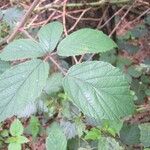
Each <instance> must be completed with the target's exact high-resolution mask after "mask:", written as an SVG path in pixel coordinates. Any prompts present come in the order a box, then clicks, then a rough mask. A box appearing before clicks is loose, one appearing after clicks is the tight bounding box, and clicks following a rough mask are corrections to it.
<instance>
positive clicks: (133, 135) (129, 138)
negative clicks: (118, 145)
mask: <svg viewBox="0 0 150 150" xmlns="http://www.w3.org/2000/svg"><path fill="white" fill-rule="evenodd" d="M120 138H121V140H122V142H123V143H125V144H127V145H132V144H138V143H140V129H139V128H138V125H130V124H129V125H128V124H126V123H125V124H124V125H123V127H122V129H121V130H120Z"/></svg>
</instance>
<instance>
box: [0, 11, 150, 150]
mask: <svg viewBox="0 0 150 150" xmlns="http://www.w3.org/2000/svg"><path fill="white" fill-rule="evenodd" d="M10 12H11V11H10ZM3 13H4V12H2V14H3ZM17 13H18V12H17ZM5 14H7V13H6V12H5ZM7 15H8V14H7ZM9 15H10V14H9ZM14 16H15V17H14V18H13V19H14V20H15V23H17V22H18V20H19V16H17V14H16V15H15V14H14ZM15 18H16V19H15ZM5 21H6V27H7V25H8V27H9V26H11V23H9V22H8V21H7V20H6V19H5ZM145 22H146V20H145ZM13 23H14V21H13ZM147 24H148V23H147ZM0 26H1V24H0ZM144 27H146V26H144ZM138 30H140V34H143V33H144V35H145V33H146V31H145V29H144V28H143V27H139V28H138V29H136V30H135V31H134V30H132V31H130V33H128V34H127V35H126V36H124V37H121V38H120V41H121V42H122V43H121V44H122V45H123V46H125V47H122V48H121V46H120V45H119V47H120V49H121V50H126V51H127V52H128V53H129V54H131V55H133V54H134V53H136V52H137V51H138V50H139V47H138V45H136V44H135V43H134V45H130V41H128V40H129V39H130V40H131V39H132V40H135V38H139V37H140V35H139V33H137V32H138ZM0 31H2V30H1V29H0ZM62 33H63V25H62V24H61V23H59V22H56V21H55V22H52V23H49V24H47V25H45V26H43V27H42V28H41V29H40V30H39V31H38V32H37V39H38V40H37V41H36V39H33V40H31V39H22V38H20V39H17V40H14V41H13V42H11V43H9V44H8V45H7V46H6V47H4V49H3V51H2V52H1V53H0V58H1V60H0V121H4V120H5V119H8V118H10V117H12V116H18V117H30V115H31V114H34V113H36V112H37V114H38V115H40V121H39V119H38V118H39V117H35V116H32V117H31V118H30V120H29V124H28V126H27V128H26V129H27V131H28V132H26V134H29V136H32V138H33V139H34V140H36V137H37V136H38V135H39V134H40V135H41V134H43V136H44V137H45V129H44V128H42V125H44V127H47V125H48V124H49V123H50V128H49V130H48V137H47V139H46V148H47V150H92V149H98V150H110V149H114V150H122V149H123V147H124V146H123V147H122V146H121V145H125V144H126V145H134V144H141V143H142V144H143V145H144V147H149V146H150V144H149V141H150V140H149V124H148V123H147V124H143V125H139V126H138V125H134V124H133V125H132V124H126V123H123V120H124V117H129V116H130V115H132V114H133V113H134V112H135V108H136V107H135V106H134V100H137V101H141V102H142V101H143V100H145V99H146V98H147V97H146V96H149V95H150V90H149V83H150V80H149V73H150V70H149V61H147V60H146V61H144V62H143V64H141V65H140V66H137V65H133V63H134V62H132V60H131V59H128V58H125V57H123V56H120V55H119V56H117V50H115V49H114V48H117V45H116V44H115V43H114V41H113V40H112V39H110V38H109V37H108V36H107V35H105V34H104V33H103V32H102V31H98V30H94V29H89V28H84V29H80V30H78V31H75V32H73V33H71V34H70V35H68V36H66V37H65V38H64V39H62V41H60V40H61V36H62ZM2 34H3V33H2ZM7 34H8V33H6V34H3V36H2V35H0V36H1V38H2V39H3V37H5V36H6V35H7ZM35 37H36V36H35ZM59 42H60V43H59ZM54 50H57V51H56V52H54V53H52V52H53V51H54ZM110 50H112V51H110ZM91 53H93V54H95V53H100V54H97V55H96V60H99V61H96V60H95V58H94V60H92V61H89V58H90V57H91V55H92V54H91ZM55 54H58V56H57V57H56V56H55ZM84 54H85V56H84ZM119 54H120V53H119ZM59 55H60V56H59ZM75 55H82V56H84V58H83V60H84V61H85V62H78V63H76V64H74V62H73V61H72V62H69V61H70V60H71V59H70V57H69V58H64V57H61V56H75ZM78 58H79V57H77V59H78ZM55 59H56V60H55ZM8 61H10V62H8ZM103 61H104V62H103ZM11 62H12V65H10V64H11ZM52 63H53V64H54V65H55V66H56V67H57V68H58V69H59V70H60V71H61V72H58V70H57V72H56V68H55V67H54V66H53V64H52ZM111 64H112V65H114V66H116V67H114V66H112V65H111ZM50 66H52V67H50ZM70 66H71V67H70ZM69 67H70V68H69ZM51 68H52V69H51ZM62 70H63V71H62ZM123 72H124V73H125V74H124V73H123ZM129 83H130V84H131V90H133V91H131V90H130V87H129ZM137 101H136V102H137ZM147 101H148V100H147ZM139 110H140V109H138V111H139ZM55 121H56V122H57V123H56V122H55ZM40 122H41V123H40ZM58 122H59V123H58ZM1 128H2V131H0V144H1V143H5V141H6V143H9V146H8V150H21V148H22V146H21V145H22V144H24V143H27V142H28V141H29V140H28V139H27V138H26V137H25V136H23V130H24V127H23V125H22V123H21V122H20V121H19V120H18V119H16V120H15V121H14V122H13V123H12V124H11V126H10V134H11V136H9V133H8V129H5V126H4V127H3V126H2V127H1ZM3 128H4V129H3ZM41 137H42V136H41ZM32 138H31V139H32Z"/></svg>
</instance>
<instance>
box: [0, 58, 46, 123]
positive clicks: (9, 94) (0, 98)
mask: <svg viewBox="0 0 150 150" xmlns="http://www.w3.org/2000/svg"><path fill="white" fill-rule="evenodd" d="M48 72H49V65H48V63H46V62H42V61H41V60H32V61H27V62H25V63H22V64H19V65H16V66H14V67H12V68H10V69H8V70H7V71H5V72H4V73H3V74H2V75H1V76H0V121H3V120H5V119H6V118H8V117H11V116H13V115H16V114H18V113H19V112H21V111H22V110H23V108H24V107H25V106H26V105H27V104H28V103H29V102H33V101H35V99H36V98H37V97H38V96H39V95H40V93H41V91H42V89H43V87H44V86H45V84H46V80H47V77H48Z"/></svg>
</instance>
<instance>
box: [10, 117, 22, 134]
mask: <svg viewBox="0 0 150 150" xmlns="http://www.w3.org/2000/svg"><path fill="white" fill-rule="evenodd" d="M23 130H24V128H23V125H22V123H21V122H20V120H18V119H16V120H15V121H14V122H13V123H12V124H11V126H10V133H11V135H12V136H19V135H21V134H23Z"/></svg>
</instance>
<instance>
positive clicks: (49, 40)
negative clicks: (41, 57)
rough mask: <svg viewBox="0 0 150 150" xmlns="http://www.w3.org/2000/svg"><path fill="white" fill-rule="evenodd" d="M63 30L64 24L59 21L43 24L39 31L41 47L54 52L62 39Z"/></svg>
mask: <svg viewBox="0 0 150 150" xmlns="http://www.w3.org/2000/svg"><path fill="white" fill-rule="evenodd" d="M62 32H63V26H62V24H61V23H59V22H53V23H50V24H47V25H45V26H43V27H42V28H41V29H40V30H39V32H38V37H39V42H40V45H41V47H43V48H44V50H46V51H48V52H52V51H53V50H54V49H55V47H56V45H57V43H58V41H59V40H60V37H61V35H62Z"/></svg>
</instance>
